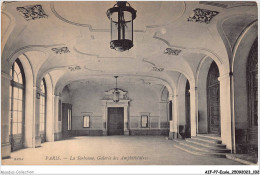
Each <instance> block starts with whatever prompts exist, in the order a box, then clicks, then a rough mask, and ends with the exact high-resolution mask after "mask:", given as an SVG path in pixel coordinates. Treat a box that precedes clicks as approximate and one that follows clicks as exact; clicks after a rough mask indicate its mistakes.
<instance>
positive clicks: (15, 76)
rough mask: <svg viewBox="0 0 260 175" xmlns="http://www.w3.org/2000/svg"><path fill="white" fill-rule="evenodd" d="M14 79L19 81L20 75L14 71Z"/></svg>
mask: <svg viewBox="0 0 260 175" xmlns="http://www.w3.org/2000/svg"><path fill="white" fill-rule="evenodd" d="M13 81H15V82H18V76H17V73H16V72H14V77H13Z"/></svg>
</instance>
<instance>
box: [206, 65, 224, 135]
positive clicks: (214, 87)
mask: <svg viewBox="0 0 260 175" xmlns="http://www.w3.org/2000/svg"><path fill="white" fill-rule="evenodd" d="M218 77H219V70H218V66H217V64H216V63H215V62H214V61H213V62H212V64H211V66H210V68H209V72H208V77H207V98H208V100H207V105H208V132H209V133H211V134H217V135H220V134H221V133H220V131H221V129H220V128H221V126H220V108H219V107H220V95H219V88H220V85H219V81H218Z"/></svg>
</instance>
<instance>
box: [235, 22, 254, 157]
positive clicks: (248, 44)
mask: <svg viewBox="0 0 260 175" xmlns="http://www.w3.org/2000/svg"><path fill="white" fill-rule="evenodd" d="M257 37H258V24H257V22H254V23H252V24H251V25H250V26H248V28H246V29H245V30H244V32H243V33H242V34H241V35H240V37H239V39H238V40H237V42H236V44H235V47H234V54H233V57H232V65H231V72H233V86H232V93H233V94H232V97H233V99H232V101H233V109H232V110H233V114H234V124H233V125H234V130H235V136H234V137H235V148H236V150H237V152H238V153H239V152H243V151H245V150H243V145H245V144H246V137H247V136H246V132H247V129H248V118H247V117H245V116H248V114H249V111H248V108H247V106H248V89H247V88H248V87H247V61H248V56H249V53H250V50H251V48H252V46H253V43H254V42H255V41H256V38H257ZM241 106H245V108H241Z"/></svg>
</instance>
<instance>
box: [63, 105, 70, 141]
mask: <svg viewBox="0 0 260 175" xmlns="http://www.w3.org/2000/svg"><path fill="white" fill-rule="evenodd" d="M71 125H72V105H71V104H68V103H62V137H63V138H67V137H69V136H71Z"/></svg>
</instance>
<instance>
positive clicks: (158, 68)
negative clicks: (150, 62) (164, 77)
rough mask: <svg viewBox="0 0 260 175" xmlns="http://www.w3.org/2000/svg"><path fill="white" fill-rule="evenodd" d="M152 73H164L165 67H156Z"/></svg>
mask: <svg viewBox="0 0 260 175" xmlns="http://www.w3.org/2000/svg"><path fill="white" fill-rule="evenodd" d="M152 71H156V72H162V71H164V68H163V67H156V66H154V67H153V68H152Z"/></svg>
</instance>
